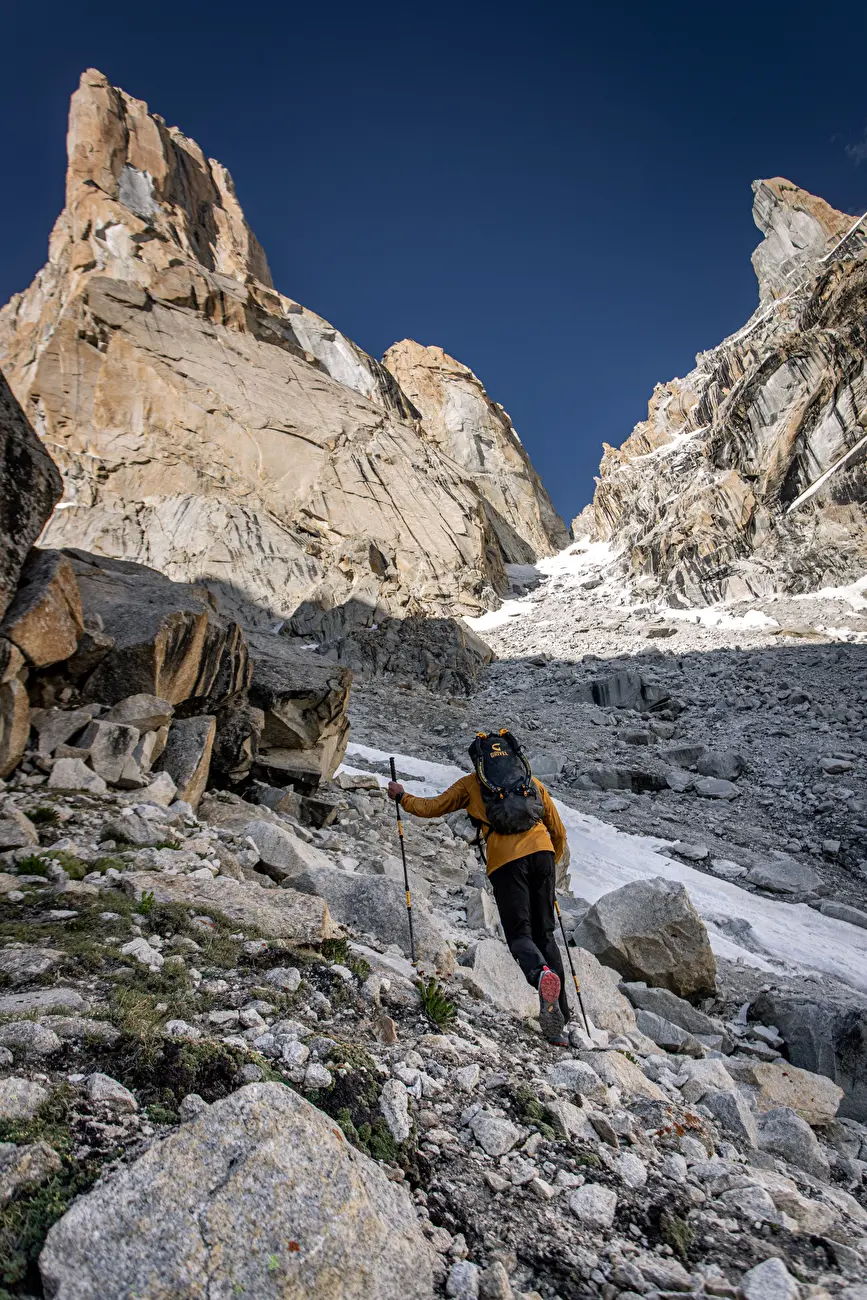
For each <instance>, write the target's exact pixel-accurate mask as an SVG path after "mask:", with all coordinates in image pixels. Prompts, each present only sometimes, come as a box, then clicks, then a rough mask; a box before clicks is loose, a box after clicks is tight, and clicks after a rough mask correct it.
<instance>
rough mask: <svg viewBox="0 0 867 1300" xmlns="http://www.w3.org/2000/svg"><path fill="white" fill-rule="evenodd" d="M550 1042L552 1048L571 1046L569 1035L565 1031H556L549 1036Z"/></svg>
mask: <svg viewBox="0 0 867 1300" xmlns="http://www.w3.org/2000/svg"><path fill="white" fill-rule="evenodd" d="M548 1042H549V1043H550V1044H551V1046H552V1047H569V1046H570V1042H569V1035H568V1034H567V1032H566V1030H565V1029H558V1030H555V1031H554V1033H552V1034H550V1035H549V1036H548Z"/></svg>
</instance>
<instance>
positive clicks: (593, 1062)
mask: <svg viewBox="0 0 867 1300" xmlns="http://www.w3.org/2000/svg"><path fill="white" fill-rule="evenodd" d="M577 1057H578V1059H579V1061H584V1062H585V1064H586V1065H589V1066H592V1068H593V1069H594V1070H595V1071H596V1073H597V1074H598V1075H599V1078H600V1079H601V1080H602V1081H603V1083H607V1084H608V1086H609V1088H619V1089H620V1091H621V1092H622V1093H623V1094H624V1096H626V1097H647V1098H649V1099H650V1100H651V1101H667V1100H668V1098H667V1097H666V1096H665V1093H664V1092H663V1091H662V1089H661V1088H658V1087H657V1085H656V1084H655V1083H654V1082H653V1081H652V1080H651V1079H648V1078H647V1076H646V1075H645V1074H644V1073H643V1072H642V1071H641V1070H640V1069H639V1067H638V1066H637V1065H635V1064H633V1062H632V1061H630V1059H629V1057H628V1056H624V1055H623V1053H622V1052H616V1051H592V1050H590V1049H586V1050H582V1051H580V1052H578V1053H577Z"/></svg>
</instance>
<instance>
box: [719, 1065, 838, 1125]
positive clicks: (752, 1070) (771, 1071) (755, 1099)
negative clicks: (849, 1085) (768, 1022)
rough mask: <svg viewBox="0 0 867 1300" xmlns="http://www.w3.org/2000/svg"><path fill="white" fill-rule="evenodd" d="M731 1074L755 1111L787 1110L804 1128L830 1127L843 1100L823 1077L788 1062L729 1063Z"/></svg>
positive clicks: (835, 1086)
mask: <svg viewBox="0 0 867 1300" xmlns="http://www.w3.org/2000/svg"><path fill="white" fill-rule="evenodd" d="M731 1066H732V1072H733V1073H734V1075H735V1077H736V1078H737V1079H738V1081H739V1083H740V1086H741V1088H742V1089H743V1090H744V1091H745V1092H748V1093H749V1094H750V1097H751V1099H752V1103H753V1108H754V1109H755V1110H756V1111H766V1110H775V1109H776V1108H777V1107H778V1106H788V1107H789V1108H790V1109H791V1110H793V1111H795V1112H796V1114H798V1115H800V1117H801V1119H802V1120H804V1121H805V1122H806V1123H807V1124H830V1123H831V1122H832V1121H833V1120H834V1118H835V1117H836V1115H837V1111H838V1110H839V1108H840V1102H841V1101H842V1099H843V1089H842V1088H841V1087H839V1085H838V1084H836V1083H834V1082H833V1080H832V1079H829V1078H827V1077H826V1076H825V1075H824V1074H813V1073H812V1072H811V1071H810V1070H802V1069H800V1068H799V1067H798V1066H797V1065H792V1064H791V1063H790V1062H789V1061H757V1060H755V1059H754V1058H752V1057H749V1058H746V1059H744V1058H741V1057H739V1058H737V1060H735V1061H732V1063H731Z"/></svg>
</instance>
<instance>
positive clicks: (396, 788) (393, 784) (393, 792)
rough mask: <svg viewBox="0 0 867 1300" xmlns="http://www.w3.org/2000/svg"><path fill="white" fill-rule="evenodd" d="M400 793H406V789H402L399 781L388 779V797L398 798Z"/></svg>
mask: <svg viewBox="0 0 867 1300" xmlns="http://www.w3.org/2000/svg"><path fill="white" fill-rule="evenodd" d="M402 794H406V791H405V790H404V788H403V786H402V785H401V784H400V782H399V781H389V783H388V797H389V799H399V798H400V796H401V795H402Z"/></svg>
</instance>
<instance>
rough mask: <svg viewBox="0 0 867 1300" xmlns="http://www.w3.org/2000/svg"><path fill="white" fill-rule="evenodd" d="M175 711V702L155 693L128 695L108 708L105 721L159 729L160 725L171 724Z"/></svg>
mask: <svg viewBox="0 0 867 1300" xmlns="http://www.w3.org/2000/svg"><path fill="white" fill-rule="evenodd" d="M174 712H175V708H174V705H173V704H169V702H168V700H159V699H157V697H156V696H155V695H148V694H139V695H128V696H127V697H126V699H125V700H118V702H117V704H115V705H113V706H112V707H111V708H110V709H109V710H108V712H107V713H106V714H105V715H104V717H103V721H104V722H120V723H123V725H124V726H126V727H135V728H136V729H137V730H138V731H159V729H160V727H167V726H168V725H169V723H170V722H171V720H172V717H173V716H174Z"/></svg>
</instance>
